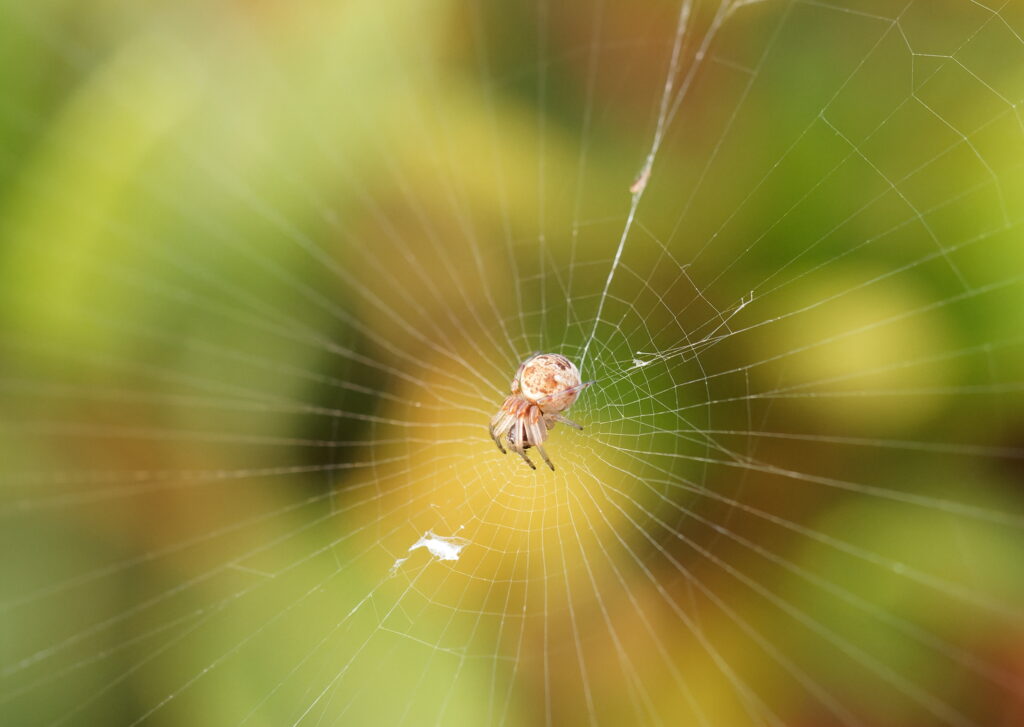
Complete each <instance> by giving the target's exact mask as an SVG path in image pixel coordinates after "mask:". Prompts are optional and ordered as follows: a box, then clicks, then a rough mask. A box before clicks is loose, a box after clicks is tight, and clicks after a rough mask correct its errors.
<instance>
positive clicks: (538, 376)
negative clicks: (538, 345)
mask: <svg viewBox="0 0 1024 727" xmlns="http://www.w3.org/2000/svg"><path fill="white" fill-rule="evenodd" d="M579 385H580V372H579V370H578V369H577V368H576V366H575V364H573V362H572V361H570V360H569V359H567V358H566V357H565V356H562V355H560V354H557V353H542V354H539V355H537V356H534V357H533V358H531V359H530V360H529V361H528V362H527V363H526V366H525V367H524V368H523V373H522V374H521V375H520V377H519V391H520V393H522V395H523V396H524V397H525V398H527V399H529V400H530V401H531V402H534V403H536V404H537V405H538V406H539V407H540V408H541V410H542V411H544V412H561V411H565V410H566V409H568V408H569V407H570V406H572V404H573V402H574V401H576V397H578V396H579V395H580V392H579V390H578V389H577V390H573V387H575V386H579Z"/></svg>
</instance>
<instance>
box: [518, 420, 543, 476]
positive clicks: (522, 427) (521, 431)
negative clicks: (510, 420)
mask: <svg viewBox="0 0 1024 727" xmlns="http://www.w3.org/2000/svg"><path fill="white" fill-rule="evenodd" d="M525 435H526V422H524V421H522V420H521V419H517V420H516V422H515V424H513V425H512V451H513V452H515V453H516V454H518V455H519V456H520V457H522V458H523V461H524V462H526V464H528V465H530V469H532V470H535V469H537V465H535V464H534V463H533V462H531V461H530V458H529V457H527V456H526V446H525V444H526V442H525V441H524V438H525Z"/></svg>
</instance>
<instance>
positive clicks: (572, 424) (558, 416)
mask: <svg viewBox="0 0 1024 727" xmlns="http://www.w3.org/2000/svg"><path fill="white" fill-rule="evenodd" d="M548 419H553V420H555V421H556V422H561V423H562V424H565V425H566V426H570V427H572V428H573V429H579V430H580V431H581V432H582V431H583V426H582V425H581V424H577V423H576V422H574V421H573V420H572V419H566V418H565V417H564V416H562V415H561V414H548Z"/></svg>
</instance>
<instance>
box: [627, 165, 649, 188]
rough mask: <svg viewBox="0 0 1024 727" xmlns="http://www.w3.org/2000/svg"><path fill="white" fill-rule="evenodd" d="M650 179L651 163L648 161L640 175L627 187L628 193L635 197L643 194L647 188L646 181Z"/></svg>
mask: <svg viewBox="0 0 1024 727" xmlns="http://www.w3.org/2000/svg"><path fill="white" fill-rule="evenodd" d="M650 178H651V163H650V161H648V162H647V164H645V165H644V168H643V169H642V170H641V171H640V174H639V175H638V176H637V178H636V179H635V180H634V181H633V183H632V184H631V185H629V193H630V194H632V195H634V196H635V195H638V194H640V193H641V192H643V191H644V189H645V188H646V187H647V180H649V179H650Z"/></svg>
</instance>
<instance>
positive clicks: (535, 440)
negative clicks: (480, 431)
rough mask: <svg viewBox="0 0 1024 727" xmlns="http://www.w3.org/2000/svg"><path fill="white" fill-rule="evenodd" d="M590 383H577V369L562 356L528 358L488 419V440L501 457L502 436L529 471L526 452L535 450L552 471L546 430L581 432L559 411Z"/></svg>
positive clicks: (578, 373)
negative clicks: (558, 426) (564, 426)
mask: <svg viewBox="0 0 1024 727" xmlns="http://www.w3.org/2000/svg"><path fill="white" fill-rule="evenodd" d="M592 383H594V382H593V381H588V382H587V383H585V384H583V383H580V372H579V370H578V369H577V368H576V366H575V365H574V364H573V363H572V361H570V360H569V359H567V358H566V357H565V356H562V355H560V354H557V353H542V354H537V355H534V356H531V357H530V358H528V359H526V360H525V361H523V363H522V364H520V365H519V370H518V371H516V376H515V378H514V379H512V393H510V394H509V395H508V398H506V399H505V402H504V403H503V404H502V405H501V408H500V409H498V413H497V414H495V415H494V417H493V418H492V419H491V427H490V431H491V438H492V439H494V443H495V444H497V445H498V449H500V450H501V453H502V454H504V453H505V447H504V446H502V443H501V440H502V437H505V438H506V440H507V442H508V446H509V449H511V450H512V451H513V452H515V453H516V454H518V455H519V456H520V457H522V458H523V459H524V460H526V464H528V465H530V467H532V468H533V469H537V468H536V467H535V466H534V464H533V462H531V461H530V458H529V457H527V456H526V450H527V449H529V448H530V447H536V448H537V451H538V452H540V456H541V457H543V458H544V461H545V462H546V463H547V465H548V467H550V468H551V469H552V470H553V469H555V466H554V465H553V464H551V460H550V459H548V454H547V452H545V451H544V447H543V444H544V442H545V441H546V440H547V438H548V430H550V429H553V428H554V426H555V423H556V422H562V423H563V424H567V425H569V426H570V427H573V428H575V429H581V430H582V429H583V427H581V426H580V425H579V424H576V423H575V422H572V421H570V420H568V419H566V418H565V417H563V416H562V412H563V411H565V410H566V409H568V408H569V407H570V406H572V405H573V402H575V401H576V397H578V396H579V394H580V391H582V390H583V389H585V388H587V387H588V386H590V385H591V384H592Z"/></svg>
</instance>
